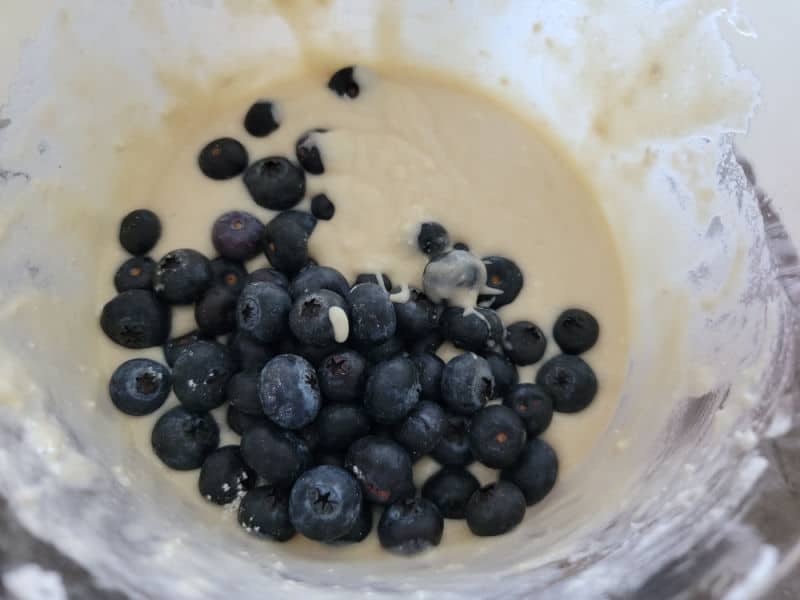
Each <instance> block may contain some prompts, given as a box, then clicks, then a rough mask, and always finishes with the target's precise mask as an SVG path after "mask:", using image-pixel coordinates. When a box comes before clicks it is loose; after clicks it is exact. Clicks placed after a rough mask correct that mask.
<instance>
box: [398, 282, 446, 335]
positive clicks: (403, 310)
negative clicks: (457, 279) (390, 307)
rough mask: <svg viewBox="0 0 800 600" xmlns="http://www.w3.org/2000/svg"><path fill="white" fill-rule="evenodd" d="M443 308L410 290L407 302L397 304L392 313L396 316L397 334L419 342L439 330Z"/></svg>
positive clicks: (418, 292)
mask: <svg viewBox="0 0 800 600" xmlns="http://www.w3.org/2000/svg"><path fill="white" fill-rule="evenodd" d="M442 311H443V308H442V306H441V305H439V304H434V303H433V302H431V301H430V300H429V299H428V297H427V296H425V295H424V294H423V293H422V292H420V291H419V290H413V289H412V290H411V297H410V298H409V300H408V301H407V302H397V303H395V305H394V312H395V315H396V316H397V333H398V335H399V336H400V337H402V338H404V339H407V340H419V339H421V338H424V337H425V336H427V335H430V334H431V333H433V332H435V331H436V330H437V329H438V328H439V324H440V319H441V316H442Z"/></svg>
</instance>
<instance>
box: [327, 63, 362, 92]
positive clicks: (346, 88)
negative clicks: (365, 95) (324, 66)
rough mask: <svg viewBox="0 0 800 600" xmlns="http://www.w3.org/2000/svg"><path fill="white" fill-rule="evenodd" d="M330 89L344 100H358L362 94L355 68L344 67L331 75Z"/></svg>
mask: <svg viewBox="0 0 800 600" xmlns="http://www.w3.org/2000/svg"><path fill="white" fill-rule="evenodd" d="M328 89H329V90H331V91H332V92H335V93H336V95H337V96H339V97H342V98H344V97H347V98H351V99H352V98H357V97H358V95H359V94H360V93H361V87H360V86H359V85H358V82H357V81H356V79H355V67H343V68H341V69H339V70H338V71H336V73H334V74H333V75H331V78H330V80H328Z"/></svg>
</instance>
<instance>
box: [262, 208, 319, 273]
mask: <svg viewBox="0 0 800 600" xmlns="http://www.w3.org/2000/svg"><path fill="white" fill-rule="evenodd" d="M273 220H274V219H273ZM309 235H310V234H309V233H308V232H307V231H306V230H305V229H303V228H302V227H301V226H300V225H298V224H297V223H296V222H295V221H293V220H286V219H285V220H282V221H281V222H280V223H279V224H273V223H272V222H270V224H268V225H267V228H266V230H265V233H264V238H263V240H262V243H263V245H264V254H265V255H266V257H267V260H268V261H269V264H271V265H272V266H273V267H275V268H276V269H278V270H279V271H283V272H284V273H286V274H287V275H294V274H295V273H297V272H298V271H299V270H300V269H302V268H303V267H304V266H306V263H307V262H308V237H309Z"/></svg>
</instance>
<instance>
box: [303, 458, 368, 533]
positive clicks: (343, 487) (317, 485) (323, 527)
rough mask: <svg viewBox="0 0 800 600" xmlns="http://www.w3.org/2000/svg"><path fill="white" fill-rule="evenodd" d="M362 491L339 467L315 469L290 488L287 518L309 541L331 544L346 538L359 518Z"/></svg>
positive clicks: (351, 477) (306, 473) (348, 474)
mask: <svg viewBox="0 0 800 600" xmlns="http://www.w3.org/2000/svg"><path fill="white" fill-rule="evenodd" d="M361 498H362V497H361V490H360V489H359V486H358V482H357V481H356V480H355V479H354V478H353V476H352V475H350V473H348V472H347V471H345V470H344V469H342V468H340V467H333V466H329V465H323V466H319V467H314V468H313V469H311V470H310V471H307V472H305V473H303V475H302V476H301V477H300V478H299V479H298V480H297V481H296V482H295V484H294V486H292V492H291V495H290V496H289V517H290V518H291V521H292V524H293V525H294V527H295V529H297V531H299V532H300V533H302V534H303V535H304V536H306V537H307V538H309V539H312V540H317V541H320V542H332V541H334V540H337V539H339V538H341V537H343V536H345V535H347V534H348V533H349V532H350V531H351V530H352V529H353V527H354V526H355V525H356V523H357V522H358V519H359V516H360V514H361V502H362V499H361Z"/></svg>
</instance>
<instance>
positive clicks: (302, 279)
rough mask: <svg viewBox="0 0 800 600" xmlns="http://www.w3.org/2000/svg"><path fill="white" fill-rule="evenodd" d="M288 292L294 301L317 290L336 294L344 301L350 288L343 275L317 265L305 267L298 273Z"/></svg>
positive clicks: (348, 295) (348, 294)
mask: <svg viewBox="0 0 800 600" xmlns="http://www.w3.org/2000/svg"><path fill="white" fill-rule="evenodd" d="M289 290H290V292H291V294H292V298H294V299H295V300H297V299H298V298H299V297H300V296H303V295H305V294H308V293H309V292H316V291H318V290H330V291H332V292H336V293H337V294H339V295H340V296H341V297H342V298H344V299H345V300H347V299H348V298H349V297H350V286H349V285H348V284H347V280H346V279H345V278H344V275H342V274H341V273H339V271H337V270H336V269H332V268H330V267H320V266H317V265H312V266H310V267H306V268H305V269H303V270H302V271H300V272H299V273H298V274H297V276H296V277H295V278H294V279H293V280H292V285H291V287H290V288H289Z"/></svg>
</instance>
